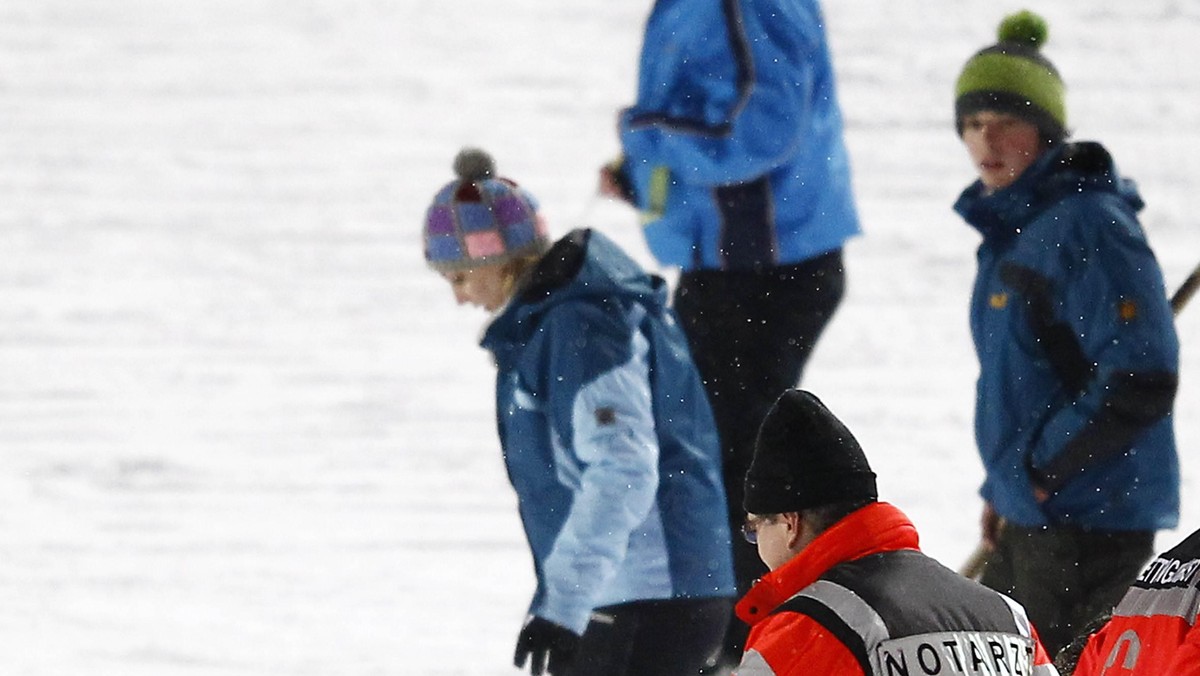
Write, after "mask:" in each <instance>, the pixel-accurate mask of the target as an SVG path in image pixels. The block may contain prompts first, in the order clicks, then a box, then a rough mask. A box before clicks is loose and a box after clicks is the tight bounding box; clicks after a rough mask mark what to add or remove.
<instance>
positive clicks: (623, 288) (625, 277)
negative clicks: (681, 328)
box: [481, 228, 667, 347]
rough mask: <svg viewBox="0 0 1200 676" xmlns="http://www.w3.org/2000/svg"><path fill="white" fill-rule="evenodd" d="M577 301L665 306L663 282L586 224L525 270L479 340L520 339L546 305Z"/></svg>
mask: <svg viewBox="0 0 1200 676" xmlns="http://www.w3.org/2000/svg"><path fill="white" fill-rule="evenodd" d="M581 299H590V301H591V302H605V303H607V302H613V301H615V300H618V299H627V300H629V301H632V302H636V303H639V304H641V305H643V306H646V307H647V309H650V310H651V312H655V311H659V310H661V309H662V308H665V307H666V304H667V285H666V281H665V280H663V279H662V278H661V277H658V276H654V275H649V274H647V273H646V272H645V271H644V270H643V269H642V267H641V266H640V265H639V264H638V263H637V262H636V261H634V260H633V259H632V258H630V257H629V255H628V254H626V253H625V252H624V251H622V250H621V248H620V247H618V246H617V245H616V243H614V242H613V241H612V240H611V239H609V238H608V237H606V236H604V235H603V234H601V233H599V232H597V231H595V230H592V229H590V228H584V229H578V230H572V231H571V232H570V233H568V234H567V235H566V236H565V237H563V238H562V239H560V240H558V241H557V242H555V243H554V245H553V246H552V247H550V250H549V251H547V252H546V254H545V255H544V256H542V258H541V260H539V261H538V263H537V265H536V266H534V268H533V270H531V271H530V273H529V276H528V277H527V278H526V279H525V280H524V281H523V283H522V284H521V285H520V288H519V289H518V291H517V292H516V295H515V296H514V298H513V300H512V301H511V302H510V303H509V304H508V305H507V306H506V307H505V308H504V309H503V310H501V312H500V314H499V315H497V316H496V318H495V319H494V320H493V321H492V323H491V325H490V326H488V327H487V329H486V331H485V332H484V337H483V341H482V343H481V344H482V345H483V346H484V347H489V346H491V345H494V344H495V343H496V342H498V341H501V340H505V339H509V340H520V337H521V336H522V335H523V333H524V332H526V331H532V330H533V328H534V327H536V326H537V321H536V320H537V318H538V317H540V316H541V315H542V314H544V313H545V312H546V311H547V310H549V309H550V308H551V307H553V306H555V305H558V304H560V303H565V302H569V301H573V300H581Z"/></svg>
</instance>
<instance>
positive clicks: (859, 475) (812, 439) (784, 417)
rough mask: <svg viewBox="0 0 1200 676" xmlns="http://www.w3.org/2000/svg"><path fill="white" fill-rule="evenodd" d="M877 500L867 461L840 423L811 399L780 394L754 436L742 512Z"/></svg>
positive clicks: (804, 395)
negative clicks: (755, 437) (755, 438)
mask: <svg viewBox="0 0 1200 676" xmlns="http://www.w3.org/2000/svg"><path fill="white" fill-rule="evenodd" d="M878 497H879V494H878V491H877V489H876V487H875V473H874V472H872V471H871V466H870V465H869V464H867V456H866V455H864V454H863V451H862V448H861V447H860V446H859V445H858V441H857V440H856V439H855V438H854V435H853V434H850V430H848V429H846V426H845V425H843V424H842V421H840V420H838V419H837V417H836V416H834V415H833V413H831V412H830V411H829V409H828V408H825V404H823V403H821V400H820V399H817V398H816V396H814V395H813V394H812V393H810V392H805V391H804V390H787V391H786V392H784V393H783V395H782V396H780V397H779V399H777V400H776V401H775V404H774V405H772V406H771V410H770V411H768V412H767V415H766V417H765V418H763V422H762V425H761V426H760V427H759V430H758V439H757V440H756V441H755V443H754V460H753V461H751V463H750V469H749V470H747V471H746V494H745V498H744V500H743V503H742V506H743V507H744V508H745V510H746V511H747V512H749V513H751V514H782V513H784V512H798V511H800V510H804V509H812V508H814V507H821V506H823V505H831V504H835V503H839V502H854V501H860V500H875V499H877V498H878Z"/></svg>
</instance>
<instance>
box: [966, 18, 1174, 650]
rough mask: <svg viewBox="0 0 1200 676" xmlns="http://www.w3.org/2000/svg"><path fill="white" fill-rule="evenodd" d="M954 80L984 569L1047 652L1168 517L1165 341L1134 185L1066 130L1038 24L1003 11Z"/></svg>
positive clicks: (1059, 89)
mask: <svg viewBox="0 0 1200 676" xmlns="http://www.w3.org/2000/svg"><path fill="white" fill-rule="evenodd" d="M999 33H1000V41H999V43H997V44H995V45H993V46H990V47H987V48H985V49H983V50H982V51H980V52H978V53H977V54H976V55H974V56H973V57H972V58H971V59H970V60H969V61H968V62H967V64H966V66H965V67H964V69H963V71H962V74H961V75H960V76H959V79H958V82H957V86H956V91H955V95H956V102H955V119H956V124H957V128H958V132H959V135H960V136H961V138H962V141H963V144H964V145H965V146H966V149H967V152H968V154H969V156H970V158H971V161H972V163H973V164H974V165H975V168H976V170H977V172H978V174H979V180H977V181H976V182H975V183H973V184H972V185H971V186H970V187H968V188H967V189H966V190H965V191H964V192H963V193H962V195H961V196H960V197H959V199H958V201H957V203H956V204H955V205H954V208H955V210H956V211H957V212H958V213H959V214H960V215H961V216H962V217H963V218H964V219H965V220H966V221H967V223H969V224H970V225H971V226H972V227H974V228H975V229H976V230H978V231H979V233H980V234H981V235H982V236H983V241H982V243H981V244H980V246H979V251H978V275H977V277H976V281H975V288H974V292H973V296H972V300H971V331H972V335H973V337H974V341H975V350H976V353H977V355H978V357H979V364H980V373H979V381H978V385H977V400H976V411H975V436H976V441H977V443H978V446H979V453H980V455H981V457H982V459H983V464H984V469H985V473H986V478H985V481H984V484H983V487H982V489H981V495H982V497H983V499H984V502H985V507H984V516H983V537H984V541H985V543H988V544H991V545H992V546H993V548H994V549H993V552H992V554H991V556H990V559H989V561H988V564H987V566H986V568H985V569H984V571H983V576H982V579H981V581H982V582H983V583H984V584H985V585H988V586H990V587H992V588H994V589H996V590H998V591H1001V592H1004V593H1006V594H1009V595H1011V596H1012V597H1013V598H1014V599H1016V600H1017V601H1018V602H1019V603H1021V604H1022V605H1024V606H1025V608H1026V609H1027V610H1028V612H1029V618H1030V619H1031V620H1032V621H1033V623H1034V624H1035V625H1036V626H1037V628H1038V631H1039V632H1040V634H1041V637H1042V640H1043V642H1044V643H1045V645H1046V647H1047V649H1049V650H1050V651H1051V653H1052V654H1053V653H1054V652H1056V651H1057V650H1058V649H1059V648H1061V647H1062V646H1063V645H1065V644H1066V643H1068V642H1069V641H1070V640H1071V638H1072V637H1073V636H1074V635H1075V634H1076V633H1077V632H1078V631H1079V630H1080V629H1081V628H1082V627H1083V626H1084V625H1085V624H1086V623H1087V622H1088V620H1090V619H1091V618H1092V617H1093V616H1094V615H1096V614H1098V613H1100V612H1102V611H1105V610H1108V609H1110V608H1111V607H1112V606H1113V605H1114V604H1115V603H1116V602H1117V601H1118V600H1119V599H1120V598H1121V595H1122V594H1123V593H1124V591H1125V589H1126V588H1127V587H1128V586H1129V584H1130V583H1131V582H1133V580H1134V578H1136V577H1137V575H1138V572H1139V571H1140V569H1141V567H1142V565H1143V564H1145V562H1146V561H1147V560H1148V559H1149V558H1150V556H1151V554H1153V551H1154V548H1153V545H1154V535H1155V531H1157V530H1158V529H1163V528H1173V527H1175V525H1176V524H1177V522H1178V518H1179V463H1178V458H1177V456H1176V450H1175V438H1174V432H1173V427H1172V421H1171V411H1172V407H1173V403H1174V397H1175V390H1176V384H1177V370H1178V358H1179V355H1178V351H1179V344H1178V339H1177V337H1176V334H1175V328H1174V322H1173V319H1172V315H1171V309H1170V306H1169V303H1168V301H1167V294H1166V290H1165V289H1164V286H1163V278H1162V272H1161V270H1160V268H1159V265H1158V262H1157V261H1156V260H1155V257H1154V254H1153V253H1152V252H1151V250H1150V247H1149V245H1148V244H1147V241H1146V236H1145V234H1144V233H1143V232H1142V228H1141V225H1140V224H1139V223H1138V219H1137V212H1138V211H1139V210H1140V209H1141V207H1142V200H1141V198H1140V197H1139V196H1138V193H1137V190H1136V187H1135V186H1134V184H1133V182H1132V181H1130V180H1129V179H1126V178H1123V177H1122V176H1121V175H1120V174H1119V173H1118V171H1117V168H1116V165H1115V164H1114V163H1113V160H1112V158H1111V157H1110V156H1109V154H1108V152H1107V151H1106V150H1105V149H1104V148H1103V147H1102V146H1100V145H1099V144H1097V143H1093V142H1067V140H1066V138H1067V131H1066V108H1065V105H1064V101H1063V84H1062V80H1061V78H1060V77H1059V74H1058V71H1057V70H1056V69H1055V68H1054V66H1053V65H1052V64H1051V63H1050V62H1049V61H1048V60H1047V59H1046V58H1045V57H1044V56H1043V55H1042V53H1041V51H1040V47H1041V45H1042V44H1043V43H1044V42H1045V39H1046V36H1047V34H1048V31H1047V28H1046V24H1045V22H1044V21H1043V20H1042V19H1041V18H1040V17H1038V16H1037V15H1034V14H1032V13H1029V12H1022V13H1019V14H1015V15H1012V16H1010V17H1008V18H1007V19H1005V21H1004V22H1003V23H1002V24H1001V26H1000V31H999Z"/></svg>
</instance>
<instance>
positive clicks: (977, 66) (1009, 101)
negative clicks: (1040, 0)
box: [954, 10, 1067, 142]
mask: <svg viewBox="0 0 1200 676" xmlns="http://www.w3.org/2000/svg"><path fill="white" fill-rule="evenodd" d="M1049 32H1050V31H1049V27H1048V26H1047V25H1046V21H1045V20H1044V19H1042V17H1040V16H1038V15H1037V14H1034V13H1033V12H1030V11H1028V10H1025V11H1021V12H1017V13H1016V14H1010V15H1009V16H1007V17H1005V18H1004V20H1003V21H1001V22H1000V28H999V31H998V34H999V37H1000V41H999V42H998V43H996V44H994V45H992V46H990V47H985V48H984V49H982V50H980V51H979V52H978V53H976V54H975V56H972V57H971V59H970V60H969V61H967V64H966V65H965V66H963V71H962V74H961V75H959V76H958V82H957V83H956V84H955V85H954V123H955V128H956V129H957V130H958V135H959V136H962V131H963V118H964V117H965V116H967V115H970V114H972V113H976V112H979V111H981V110H992V111H996V112H1004V113H1012V114H1014V115H1018V116H1020V117H1022V118H1024V119H1026V120H1028V121H1030V122H1032V123H1033V124H1036V125H1037V127H1038V129H1039V130H1040V131H1041V134H1042V137H1043V138H1044V139H1046V140H1049V141H1055V142H1059V141H1062V140H1063V139H1065V138H1066V137H1067V107H1066V103H1065V101H1064V96H1063V93H1064V92H1063V90H1064V86H1063V81H1062V78H1061V77H1060V76H1059V74H1058V70H1057V69H1056V68H1055V67H1054V64H1052V63H1050V61H1049V60H1048V59H1046V57H1044V56H1042V53H1041V51H1040V50H1041V46H1042V45H1043V44H1044V43H1045V42H1046V40H1047V37H1048V36H1049Z"/></svg>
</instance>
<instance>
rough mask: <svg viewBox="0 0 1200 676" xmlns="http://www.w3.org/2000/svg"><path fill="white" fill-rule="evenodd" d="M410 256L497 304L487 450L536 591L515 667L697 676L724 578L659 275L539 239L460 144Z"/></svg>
mask: <svg viewBox="0 0 1200 676" xmlns="http://www.w3.org/2000/svg"><path fill="white" fill-rule="evenodd" d="M455 169H456V171H457V173H458V175H459V178H458V179H456V180H454V181H451V182H450V183H448V184H447V185H446V186H445V187H444V188H442V189H441V190H440V191H439V192H438V193H437V195H436V196H435V197H434V200H433V204H432V205H431V206H430V208H429V210H428V212H427V216H426V222H425V257H426V260H427V261H428V262H429V265H430V266H431V267H432V268H433V269H434V270H436V271H437V272H439V273H441V274H442V276H443V277H444V278H445V279H446V281H447V282H448V283H449V284H450V286H451V288H452V289H453V291H454V294H455V298H456V299H457V300H458V302H459V303H472V304H476V305H480V306H483V307H484V308H486V309H487V310H488V311H490V312H492V313H494V316H493V318H492V320H491V322H490V323H489V324H488V326H487V328H486V330H485V331H484V335H483V340H482V343H481V344H482V346H483V347H484V348H486V349H487V350H489V351H490V352H491V353H492V355H493V356H494V358H495V363H496V369H497V374H496V412H497V416H498V421H497V422H498V428H499V433H500V445H501V448H502V451H503V453H504V462H505V466H506V468H507V470H508V475H509V479H510V480H511V482H512V485H513V488H514V489H516V492H517V499H518V508H519V511H520V515H521V521H522V524H523V526H524V528H525V534H526V536H527V538H528V541H529V546H530V550H531V552H532V554H533V563H534V571H535V573H536V576H537V589H536V591H535V593H534V596H533V600H532V602H531V604H530V606H529V613H528V614H529V616H528V619H527V622H526V624H525V625H524V627H523V628H522V630H521V632H520V634H519V637H518V640H517V647H516V653H515V656H514V663H515V664H516V666H518V667H523V666H524V665H525V664H526V662H527V661H528V662H529V663H530V664H529V667H530V670H531V672H532V673H533V674H535V675H536V674H541V673H543V672H547V671H548V673H551V674H554V675H555V676H563V675H583V674H587V675H589V676H590V675H595V676H624V675H626V674H628V675H629V676H634V675H639V676H641V675H652V676H653V675H661V676H670V675H676V674H687V673H697V672H699V670H700V669H701V667H702V666H704V664H705V663H706V662H707V661H708V658H710V657H711V656H712V655H713V654H714V652H715V651H716V650H717V648H718V646H719V644H720V639H721V637H722V636H723V634H724V631H725V627H726V625H727V622H728V618H729V613H730V608H731V605H732V597H733V595H734V585H733V576H732V564H731V562H730V556H729V538H730V535H729V534H730V531H729V528H728V525H727V523H726V519H725V512H726V510H725V493H724V490H723V488H722V483H721V472H720V457H719V447H718V443H717V435H716V429H715V427H714V423H713V420H712V413H711V410H710V408H709V405H708V401H707V399H706V397H705V393H704V389H703V387H702V386H701V384H700V378H699V376H698V375H697V373H696V369H695V366H694V364H693V363H692V361H691V357H690V355H689V353H688V348H687V344H686V342H685V340H684V337H683V334H682V332H681V331H680V330H679V327H678V325H677V323H676V321H675V317H674V314H673V313H672V312H671V310H670V309H668V308H667V307H666V291H665V289H664V283H663V280H661V279H659V278H656V277H651V276H650V275H647V274H646V273H645V272H644V271H643V270H642V269H641V268H640V267H639V266H638V265H637V264H636V263H635V262H634V261H633V260H632V259H631V258H629V257H628V256H627V255H626V254H625V253H624V252H622V251H621V250H620V249H619V248H618V247H617V246H616V245H615V244H614V243H613V242H612V241H610V240H609V239H607V238H605V237H604V236H603V235H601V234H599V233H597V232H593V231H590V230H575V231H573V232H571V233H569V234H568V235H567V236H566V237H564V238H562V239H561V240H559V241H558V242H555V243H554V244H551V243H550V241H549V239H548V238H547V236H546V231H545V227H544V225H543V224H542V221H541V218H540V216H539V215H538V213H537V206H536V204H535V202H534V200H533V197H532V196H531V195H530V194H529V193H528V192H526V191H525V190H523V189H522V188H520V187H518V186H517V185H516V184H515V183H513V182H512V181H510V180H508V179H505V178H500V177H497V176H496V174H495V165H494V163H493V162H492V160H491V158H490V157H489V156H487V155H486V154H484V153H482V152H480V151H465V152H464V153H460V155H459V157H458V158H457V159H456V161H455Z"/></svg>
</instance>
